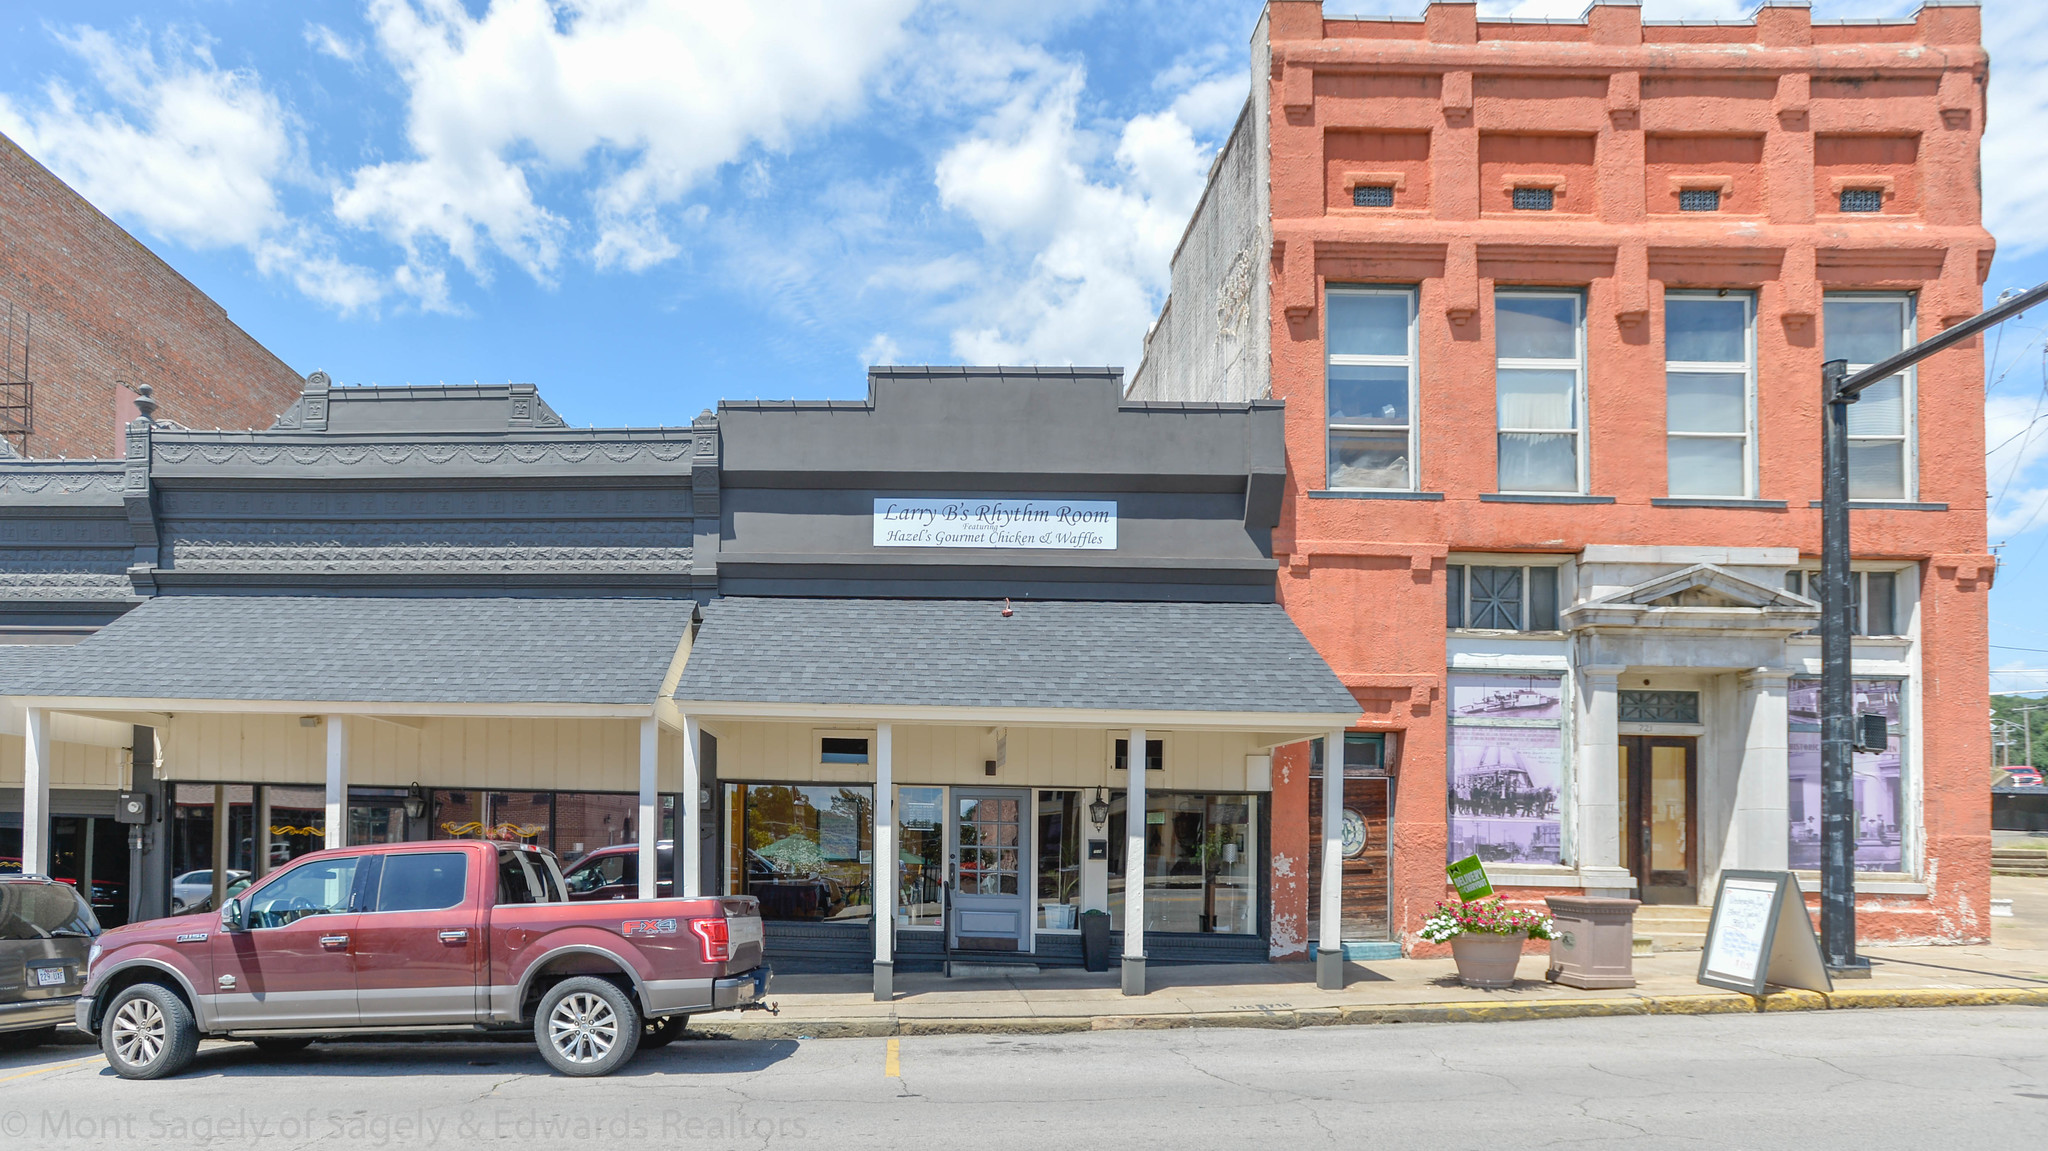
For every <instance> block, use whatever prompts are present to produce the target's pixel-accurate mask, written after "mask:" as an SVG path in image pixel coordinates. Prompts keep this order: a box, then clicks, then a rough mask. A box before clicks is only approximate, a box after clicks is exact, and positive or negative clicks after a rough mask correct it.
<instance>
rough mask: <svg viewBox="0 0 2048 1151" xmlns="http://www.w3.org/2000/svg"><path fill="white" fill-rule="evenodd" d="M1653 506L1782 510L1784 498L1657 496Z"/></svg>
mask: <svg viewBox="0 0 2048 1151" xmlns="http://www.w3.org/2000/svg"><path fill="white" fill-rule="evenodd" d="M1650 506H1651V507H1653V508H1753V509H1755V510H1758V511H1767V512H1770V511H1783V510H1785V501H1784V500H1716V499H1693V498H1689V497H1685V496H1659V497H1657V498H1656V499H1653V500H1651V501H1650Z"/></svg>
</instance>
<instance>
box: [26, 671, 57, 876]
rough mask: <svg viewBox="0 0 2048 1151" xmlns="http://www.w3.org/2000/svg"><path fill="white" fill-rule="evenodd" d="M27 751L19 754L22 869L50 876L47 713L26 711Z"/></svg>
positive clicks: (48, 728)
mask: <svg viewBox="0 0 2048 1151" xmlns="http://www.w3.org/2000/svg"><path fill="white" fill-rule="evenodd" d="M26 742H27V749H26V750H25V751H24V752H23V754H22V764H21V766H22V778H21V869H22V871H24V872H26V873H27V874H30V875H48V874H49V873H50V713H49V712H48V711H47V710H45V709H43V708H40V707H32V708H29V709H28V739H27V741H26Z"/></svg>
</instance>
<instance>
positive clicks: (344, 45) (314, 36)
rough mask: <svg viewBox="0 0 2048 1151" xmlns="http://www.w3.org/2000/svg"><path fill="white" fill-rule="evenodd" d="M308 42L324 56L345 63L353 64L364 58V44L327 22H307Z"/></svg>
mask: <svg viewBox="0 0 2048 1151" xmlns="http://www.w3.org/2000/svg"><path fill="white" fill-rule="evenodd" d="M306 43H307V44H308V45H310V46H311V47H312V49H313V51H315V52H318V53H320V54H321V55H322V56H332V57H334V58H335V59H336V60H339V61H341V62H342V63H344V64H353V63H355V62H356V61H358V60H361V59H362V58H363V45H362V42H361V41H359V40H351V39H349V38H348V37H346V36H343V35H342V34H341V33H339V32H336V31H335V30H334V29H332V28H329V27H328V26H327V25H325V24H315V23H313V22H312V21H310V20H309V21H307V22H306Z"/></svg>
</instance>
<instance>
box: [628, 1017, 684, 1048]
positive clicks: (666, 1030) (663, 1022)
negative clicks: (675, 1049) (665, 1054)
mask: <svg viewBox="0 0 2048 1151" xmlns="http://www.w3.org/2000/svg"><path fill="white" fill-rule="evenodd" d="M689 1025H690V1017H689V1016H687V1015H666V1016H663V1017H662V1018H660V1019H650V1020H648V1021H647V1029H646V1030H645V1031H642V1032H641V1033H640V1050H642V1051H652V1050H653V1049H655V1048H656V1047H667V1046H668V1045H669V1044H671V1043H674V1042H675V1041H676V1040H678V1039H681V1038H682V1037H683V1028H685V1027H688V1026H689Z"/></svg>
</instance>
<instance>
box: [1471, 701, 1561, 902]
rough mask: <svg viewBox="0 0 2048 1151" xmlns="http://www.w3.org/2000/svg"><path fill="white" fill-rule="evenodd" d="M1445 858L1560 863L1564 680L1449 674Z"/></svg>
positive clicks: (1496, 861) (1494, 861)
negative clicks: (1448, 830)
mask: <svg viewBox="0 0 2048 1151" xmlns="http://www.w3.org/2000/svg"><path fill="white" fill-rule="evenodd" d="M1450 711H1451V755H1450V781H1449V783H1450V814H1451V846H1450V858H1452V859H1463V858H1464V857H1466V856H1468V855H1477V856H1478V857H1479V858H1480V859H1482V860H1484V861H1486V862H1488V863H1559V862H1561V861H1562V832H1561V829H1560V826H1559V808H1560V804H1561V803H1562V797H1563V794H1564V755H1563V750H1564V749H1563V746H1562V732H1561V729H1560V724H1561V720H1562V719H1563V716H1564V681H1563V679H1562V678H1561V677H1559V676H1551V675H1498V674H1495V675H1454V676H1452V677H1450Z"/></svg>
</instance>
